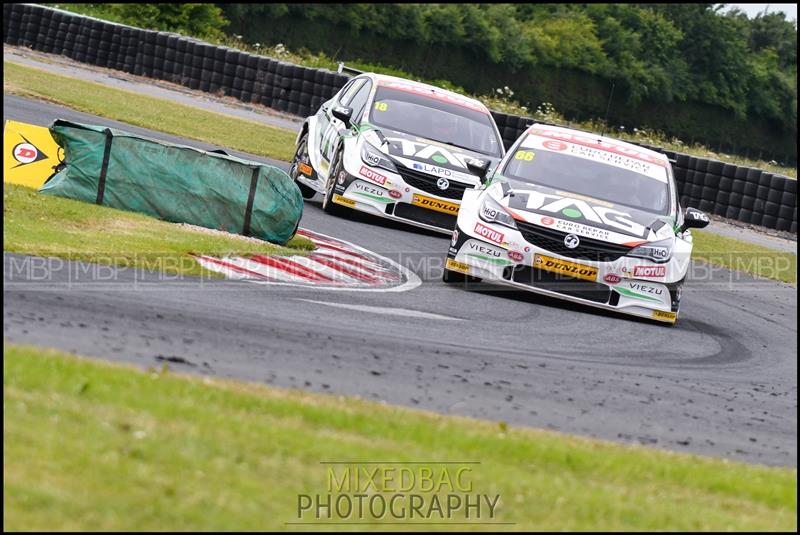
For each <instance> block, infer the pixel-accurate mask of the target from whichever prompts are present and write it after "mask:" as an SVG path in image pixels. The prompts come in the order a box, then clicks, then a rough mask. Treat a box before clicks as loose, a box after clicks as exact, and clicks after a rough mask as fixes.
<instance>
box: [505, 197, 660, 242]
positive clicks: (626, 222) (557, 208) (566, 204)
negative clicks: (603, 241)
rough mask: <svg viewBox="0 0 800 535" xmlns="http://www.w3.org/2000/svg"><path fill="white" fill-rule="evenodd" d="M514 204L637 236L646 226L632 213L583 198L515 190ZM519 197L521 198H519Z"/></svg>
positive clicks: (642, 233)
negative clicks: (606, 226)
mask: <svg viewBox="0 0 800 535" xmlns="http://www.w3.org/2000/svg"><path fill="white" fill-rule="evenodd" d="M513 199H514V206H511V207H512V208H514V207H517V208H523V209H526V210H541V211H543V212H550V213H552V214H562V215H564V216H566V217H570V218H573V219H575V218H581V217H582V218H583V219H585V220H587V221H592V222H594V223H600V224H605V225H608V226H609V227H614V228H618V229H620V230H624V231H627V232H632V233H634V234H636V235H637V236H643V235H644V233H645V227H644V226H643V225H640V224H639V223H636V222H635V221H633V220H631V219H630V217H631V216H630V214H628V213H625V212H621V211H619V210H614V209H613V208H608V207H607V206H593V205H590V204H589V203H588V202H586V201H583V200H581V199H571V198H569V197H561V196H559V195H553V194H550V193H541V192H538V191H526V192H522V191H519V192H515V196H514V197H513ZM517 199H519V200H517Z"/></svg>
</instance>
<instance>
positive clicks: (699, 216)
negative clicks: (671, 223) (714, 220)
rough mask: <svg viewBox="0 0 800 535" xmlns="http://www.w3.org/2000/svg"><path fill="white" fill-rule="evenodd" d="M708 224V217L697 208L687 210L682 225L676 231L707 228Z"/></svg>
mask: <svg viewBox="0 0 800 535" xmlns="http://www.w3.org/2000/svg"><path fill="white" fill-rule="evenodd" d="M709 222H710V221H709V219H708V216H707V215H706V214H705V213H704V212H701V211H700V210H698V209H697V208H687V209H686V212H685V213H684V214H683V225H681V228H679V229H678V231H679V232H683V231H685V230H686V229H689V228H703V227H706V226H708V223H709Z"/></svg>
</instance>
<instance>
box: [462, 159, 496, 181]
mask: <svg viewBox="0 0 800 535" xmlns="http://www.w3.org/2000/svg"><path fill="white" fill-rule="evenodd" d="M490 163H491V162H489V160H478V159H477V158H473V159H471V160H467V169H469V172H470V173H472V174H473V175H476V176H477V177H478V178H479V179H480V181H481V184H486V178H487V177H486V174H487V171H489V164H490Z"/></svg>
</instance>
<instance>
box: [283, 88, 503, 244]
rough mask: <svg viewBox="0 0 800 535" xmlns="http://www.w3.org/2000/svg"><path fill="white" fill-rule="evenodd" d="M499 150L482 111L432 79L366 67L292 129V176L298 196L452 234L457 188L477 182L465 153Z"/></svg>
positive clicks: (492, 154)
mask: <svg viewBox="0 0 800 535" xmlns="http://www.w3.org/2000/svg"><path fill="white" fill-rule="evenodd" d="M504 154H505V151H504V148H503V141H502V138H501V137H500V133H499V131H498V130H497V125H496V124H495V122H494V119H493V118H492V115H491V113H489V110H488V109H487V108H486V106H484V105H483V104H481V103H480V102H478V101H477V100H473V99H469V98H467V97H464V96H462V95H459V94H457V93H453V92H451V91H445V90H443V89H439V88H437V87H433V86H430V85H426V84H422V83H418V82H412V81H410V80H404V79H402V78H395V77H393V76H384V75H378V74H371V73H365V74H361V75H359V76H356V77H355V78H353V79H352V80H350V81H349V82H348V83H347V84H346V85H345V86H344V87H343V88H342V89H341V90H340V91H339V93H337V94H336V95H335V96H334V97H333V98H332V99H331V100H329V101H327V102H325V103H324V104H322V106H321V107H320V109H319V111H318V112H317V113H316V115H313V116H311V117H309V118H307V119H306V121H305V122H304V124H303V127H302V129H301V130H300V132H299V134H298V136H297V150H296V153H295V156H294V159H293V160H292V167H291V170H290V175H291V176H292V178H293V179H294V180H295V181H296V182H297V184H298V186H300V190H301V191H302V192H303V196H304V197H305V198H307V199H308V198H311V197H313V196H314V194H315V193H321V194H322V195H323V200H322V208H323V209H324V210H325V211H326V212H331V213H335V212H337V211H339V210H340V209H341V207H348V208H352V209H355V210H360V211H364V212H369V213H372V214H375V215H378V216H381V217H387V218H391V219H397V220H401V221H404V222H407V223H410V224H412V225H416V226H419V227H424V228H427V229H431V230H437V231H441V232H445V233H447V234H450V233H451V232H452V231H453V227H454V226H455V221H456V214H457V213H458V208H459V206H460V204H461V197H462V196H463V195H464V191H465V190H466V189H468V188H472V187H475V186H478V185H480V183H479V181H478V178H477V177H476V176H475V175H474V174H472V173H470V171H469V170H468V168H467V161H468V160H471V159H472V158H479V159H481V160H483V161H485V162H487V163H489V165H490V167H491V166H493V165H496V164H497V162H499V161H500V159H501V158H502V157H503V155H504Z"/></svg>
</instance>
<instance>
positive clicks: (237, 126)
mask: <svg viewBox="0 0 800 535" xmlns="http://www.w3.org/2000/svg"><path fill="white" fill-rule="evenodd" d="M3 90H4V91H5V92H7V93H11V94H14V95H19V96H23V97H32V98H38V99H43V100H47V101H49V102H53V103H55V104H61V105H63V106H67V107H69V108H72V109H75V110H78V111H82V112H86V113H91V114H94V115H100V116H102V117H107V118H108V119H114V120H116V121H122V122H126V123H128V124H133V125H136V126H141V127H143V128H149V129H152V130H158V131H160V132H165V133H168V134H173V135H176V136H181V137H185V138H187V139H195V140H198V141H204V142H206V143H211V144H214V145H220V146H222V147H230V148H232V149H236V150H240V151H243V152H248V153H250V154H257V155H259V156H265V157H268V158H275V159H277V160H283V161H287V160H290V159H291V158H292V156H293V155H294V148H295V147H294V141H295V137H296V132H291V131H289V130H285V129H282V128H276V127H272V126H268V125H264V124H261V123H256V122H253V121H247V120H245V119H239V118H236V117H230V116H228V115H224V114H220V113H212V112H208V111H204V110H201V109H199V108H194V107H190V106H183V105H181V104H177V103H175V102H171V101H168V100H164V99H159V98H155V97H147V96H143V95H139V94H136V93H132V92H130V91H124V90H122V89H113V88H109V87H106V86H103V85H101V84H96V83H93V82H86V81H83V80H77V79H75V78H68V77H66V76H60V75H57V74H51V73H48V72H45V71H43V70H40V69H35V68H31V67H23V66H20V65H17V64H14V63H11V62H8V61H5V62H3Z"/></svg>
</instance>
